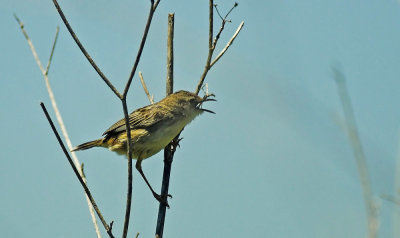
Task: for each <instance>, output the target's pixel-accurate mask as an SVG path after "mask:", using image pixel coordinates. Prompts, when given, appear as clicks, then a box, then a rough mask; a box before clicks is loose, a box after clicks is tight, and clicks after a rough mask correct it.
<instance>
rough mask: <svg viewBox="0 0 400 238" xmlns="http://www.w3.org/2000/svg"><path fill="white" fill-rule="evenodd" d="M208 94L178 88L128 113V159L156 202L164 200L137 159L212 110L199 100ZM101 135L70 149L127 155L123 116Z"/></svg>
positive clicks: (149, 152)
mask: <svg viewBox="0 0 400 238" xmlns="http://www.w3.org/2000/svg"><path fill="white" fill-rule="evenodd" d="M210 96H213V95H206V96H204V97H203V98H201V97H199V96H197V95H196V94H194V93H191V92H188V91H178V92H176V93H173V94H171V95H169V96H167V97H165V98H164V99H162V100H161V101H159V102H157V103H155V104H152V105H148V106H145V107H142V108H139V109H137V110H135V111H133V112H132V113H131V114H129V123H130V129H131V139H132V145H133V148H132V158H134V159H137V161H136V168H137V169H138V171H139V172H140V174H141V175H142V176H143V179H144V180H145V182H146V183H147V185H148V186H149V188H150V190H151V191H152V193H153V195H154V197H155V198H156V199H157V200H159V201H162V202H166V201H165V200H162V199H161V197H160V196H159V195H158V194H156V193H155V192H154V190H153V189H152V187H151V186H150V184H149V183H148V181H147V179H146V177H145V175H144V174H143V171H142V167H141V162H142V160H143V159H146V158H148V157H150V156H152V155H154V154H156V153H158V152H159V151H160V150H162V149H163V148H164V147H165V146H167V145H168V143H169V142H171V140H172V139H173V138H175V137H176V136H177V135H178V134H179V133H180V132H181V131H182V130H183V128H184V127H185V126H186V125H187V124H189V123H190V122H191V121H192V120H193V119H194V118H195V117H196V116H198V115H200V114H201V113H203V112H204V111H206V112H211V113H214V112H212V111H210V110H207V109H203V108H202V104H203V102H206V101H215V99H210V98H209V97H210ZM103 136H104V138H101V139H97V140H94V141H90V142H87V143H83V144H81V145H78V146H77V147H75V148H74V149H73V150H72V151H77V150H86V149H90V148H92V147H105V148H108V149H109V150H111V151H114V152H116V153H118V154H120V155H125V156H126V155H127V135H126V125H125V118H123V119H121V120H119V121H118V122H116V123H115V124H114V125H112V126H111V127H110V128H108V129H107V130H106V131H105V132H104V133H103Z"/></svg>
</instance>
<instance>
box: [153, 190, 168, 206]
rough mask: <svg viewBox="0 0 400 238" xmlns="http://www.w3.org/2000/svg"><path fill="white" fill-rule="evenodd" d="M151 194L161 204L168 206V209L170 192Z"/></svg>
mask: <svg viewBox="0 0 400 238" xmlns="http://www.w3.org/2000/svg"><path fill="white" fill-rule="evenodd" d="M153 196H154V198H155V199H157V201H159V202H160V203H161V204H163V205H164V206H166V207H168V209H169V204H168V198H172V195H171V194H167V195H160V194H157V193H153Z"/></svg>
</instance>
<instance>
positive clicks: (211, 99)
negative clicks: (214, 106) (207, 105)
mask: <svg viewBox="0 0 400 238" xmlns="http://www.w3.org/2000/svg"><path fill="white" fill-rule="evenodd" d="M209 97H215V95H214V94H210V95H207V96H204V97H203V100H202V101H201V102H200V103H199V109H200V110H202V111H203V112H209V113H213V114H215V112H213V111H211V110H208V109H204V108H202V107H201V106H202V105H203V102H209V101H217V100H215V99H214V98H209Z"/></svg>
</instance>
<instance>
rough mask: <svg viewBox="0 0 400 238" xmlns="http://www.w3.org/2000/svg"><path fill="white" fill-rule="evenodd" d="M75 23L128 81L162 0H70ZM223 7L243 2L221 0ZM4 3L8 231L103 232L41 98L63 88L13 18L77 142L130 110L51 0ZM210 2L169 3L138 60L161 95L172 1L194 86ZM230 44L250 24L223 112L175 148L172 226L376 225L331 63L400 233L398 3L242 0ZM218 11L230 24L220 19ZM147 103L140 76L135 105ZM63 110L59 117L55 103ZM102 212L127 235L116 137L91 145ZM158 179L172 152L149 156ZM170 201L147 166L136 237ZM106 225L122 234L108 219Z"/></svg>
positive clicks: (113, 76)
mask: <svg viewBox="0 0 400 238" xmlns="http://www.w3.org/2000/svg"><path fill="white" fill-rule="evenodd" d="M59 3H60V5H61V7H62V8H63V10H64V12H65V14H66V16H67V18H68V19H69V21H70V24H71V25H72V27H73V28H74V30H75V32H76V33H77V35H78V37H79V38H80V39H81V41H82V43H83V44H84V45H85V47H86V48H87V50H88V51H89V53H90V54H91V56H92V57H93V58H94V60H95V61H96V63H97V64H98V65H99V67H100V68H101V69H102V70H103V72H104V73H105V75H107V76H108V78H109V79H110V80H111V81H112V82H113V84H114V85H115V86H116V87H117V88H118V89H119V90H122V87H123V86H124V85H125V82H126V80H127V78H128V75H129V72H130V70H131V66H132V64H133V60H134V57H135V55H136V52H137V47H138V42H139V41H140V39H141V34H142V31H143V28H144V23H145V19H146V15H147V12H148V4H149V3H148V1H118V2H110V1H104V0H99V1H96V2H94V1H91V2H87V1H84V2H82V1H60V2H59ZM216 3H217V4H218V5H219V7H220V11H221V12H225V11H227V10H229V9H230V7H231V6H232V5H233V3H234V2H233V1H217V2H216ZM1 5H2V7H1V8H0V28H1V29H2V37H1V44H0V52H2V54H1V56H0V101H1V102H2V103H1V109H2V110H1V111H2V113H0V125H1V135H2V136H0V144H1V145H2V149H1V150H0V176H1V179H0V189H1V190H2V196H1V198H0V201H1V205H0V228H2V231H3V232H2V234H3V235H4V237H38V236H40V237H94V236H95V233H94V229H93V226H92V224H91V220H90V216H89V213H88V210H87V205H86V201H85V199H84V195H83V190H82V188H81V186H80V185H79V183H78V181H77V179H76V178H75V175H74V174H73V172H72V170H71V168H70V167H69V164H68V163H67V161H66V159H65V157H64V155H63V154H62V151H61V149H60V148H59V146H58V144H57V142H56V140H55V138H54V135H53V134H52V132H51V131H50V127H49V125H48V123H47V122H46V120H45V117H44V115H43V113H42V111H41V109H40V106H39V102H40V101H43V102H44V103H45V104H46V106H47V107H48V109H49V110H51V107H50V101H49V98H48V95H47V91H46V88H45V85H44V81H43V78H42V77H41V73H40V71H39V69H38V68H37V66H36V63H35V62H34V60H33V57H32V54H31V52H30V50H29V48H28V45H27V44H26V41H25V39H24V37H23V35H22V33H21V31H20V29H19V27H18V25H17V23H16V21H15V20H14V18H13V14H14V13H16V14H17V15H18V16H19V17H20V18H21V20H22V21H23V22H24V23H25V28H26V30H27V31H28V34H29V35H30V37H31V39H32V41H33V43H34V44H35V46H36V49H37V51H38V54H39V57H40V58H41V60H42V61H43V62H47V57H48V55H49V53H50V48H51V44H52V41H53V36H54V33H55V29H56V27H57V26H60V35H59V41H58V43H57V47H56V51H55V55H54V59H53V63H52V66H51V69H50V73H49V78H50V81H51V85H52V87H53V90H54V92H55V96H56V100H57V103H58V106H59V109H60V111H61V113H62V115H63V118H64V122H65V124H66V127H67V129H68V132H69V134H70V137H71V139H72V142H73V144H75V145H76V144H80V143H83V142H86V141H88V140H93V139H97V138H99V137H100V136H101V134H102V133H103V131H104V130H105V129H106V128H108V126H110V125H111V124H112V123H114V122H115V121H117V120H119V119H120V118H122V115H123V114H122V107H121V103H120V102H119V100H118V99H117V98H116V97H115V95H114V94H113V93H112V92H111V91H110V90H109V89H108V87H107V86H106V85H105V84H104V83H103V82H102V80H101V79H100V77H99V76H98V75H97V73H96V72H95V71H94V70H93V69H92V68H91V66H90V65H89V63H88V62H87V60H86V59H85V58H84V56H83V55H82V54H81V52H80V51H79V49H78V47H77V46H76V45H75V43H74V41H73V40H72V38H71V37H70V35H69V33H68V32H67V30H66V28H65V27H64V25H63V24H62V22H61V20H60V17H59V16H58V14H57V12H56V10H55V8H54V6H53V4H52V2H51V1H37V0H28V1H20V0H17V1H11V0H3V1H2V4H1ZM207 11H208V3H207V1H177V0H168V1H167V0H165V1H164V0H163V1H161V3H160V5H159V8H158V9H157V12H156V14H155V17H154V21H153V24H152V27H151V29H150V32H149V37H148V41H147V43H146V46H145V49H144V53H143V56H142V60H141V62H140V64H139V67H138V70H140V71H142V72H143V75H144V78H145V80H146V82H147V85H148V88H149V90H150V92H151V93H152V94H154V97H155V100H156V101H158V100H160V99H162V98H163V96H164V94H165V73H166V67H165V59H166V53H165V49H166V26H167V14H168V13H169V12H175V85H174V87H175V89H176V90H178V89H185V90H191V91H193V90H194V89H195V86H196V84H197V81H198V79H199V78H200V75H201V73H202V70H203V67H204V63H205V60H206V56H207V44H208V43H207V42H208V35H207V32H208V30H207V27H208V25H207V24H208V12H207ZM230 19H231V20H232V23H230V24H227V25H226V30H225V31H224V33H223V35H222V37H221V40H220V45H219V48H217V50H216V51H217V52H219V50H221V49H222V47H223V46H224V45H225V42H226V41H227V40H229V38H230V36H231V35H232V34H233V33H234V31H235V30H236V28H237V26H238V25H239V23H240V22H241V21H242V20H244V21H245V26H244V28H243V30H242V32H241V33H240V34H239V36H238V38H237V39H236V40H235V42H234V44H233V45H232V47H231V48H230V49H229V50H228V52H227V53H226V54H225V55H224V57H223V58H222V59H221V60H220V61H219V62H218V63H217V64H216V65H215V66H214V68H213V69H212V70H211V71H210V72H209V74H208V76H207V79H206V82H207V83H208V85H209V90H210V92H212V93H214V94H216V98H217V100H218V102H216V103H209V105H208V106H207V108H209V109H211V110H213V111H215V112H216V113H217V114H216V115H211V114H205V115H202V116H200V117H198V118H197V119H196V120H195V121H194V122H192V123H191V124H190V125H189V126H188V127H187V128H186V129H185V131H184V132H183V137H184V140H183V141H182V142H181V148H180V149H179V150H178V151H177V152H176V154H175V160H174V163H173V169H172V175H171V176H172V177H171V185H170V193H171V194H172V195H173V196H174V197H173V199H172V200H171V201H170V205H171V209H169V210H168V211H167V218H166V224H165V231H164V235H165V237H188V236H190V237H283V238H292V237H293V238H294V237H296V238H297V237H311V238H313V237H315V238H317V237H327V238H330V237H366V234H367V231H366V216H365V208H364V201H363V196H362V189H361V186H360V181H359V176H358V171H357V166H356V162H355V159H354V156H353V152H352V148H351V146H350V143H349V140H348V137H347V135H346V132H345V129H344V116H343V110H342V107H341V104H340V98H339V95H338V93H337V87H336V85H335V82H334V80H333V74H332V70H331V68H332V66H338V67H340V69H341V70H342V72H343V73H344V74H345V75H346V77H347V87H348V91H349V95H350V98H351V100H352V105H353V108H354V113H355V118H356V122H357V126H358V129H359V132H360V137H361V140H362V144H363V148H364V150H365V154H366V157H367V165H368V169H369V172H370V179H371V184H372V191H373V194H374V198H375V200H376V203H377V204H378V206H379V211H380V213H379V219H380V229H379V237H394V236H393V235H394V227H395V225H394V224H395V223H394V222H395V216H394V212H395V211H396V209H398V208H397V207H396V205H395V204H394V203H392V202H388V201H386V200H383V199H381V195H382V194H385V195H390V196H394V195H395V192H394V185H395V184H394V180H395V169H396V159H397V157H398V156H399V154H400V152H399V120H400V110H399V108H398V105H399V104H398V102H399V100H400V96H399V95H400V89H399V88H400V81H399V75H400V60H399V56H400V44H399V42H400V5H399V2H398V1H395V0H386V1H377V0H375V1H372V0H368V1H361V0H350V1H349V0H347V1H345V0H337V1H315V0H303V1H296V0H289V1H276V0H271V1H255V0H248V1H243V2H239V7H238V8H236V9H235V10H234V11H233V12H232V14H231V15H230ZM219 24H220V22H219V20H218V18H216V24H215V29H218V28H219ZM146 104H148V101H147V98H146V96H145V94H144V92H143V90H142V88H141V85H140V82H139V79H138V76H137V75H135V78H134V81H133V83H132V86H131V89H130V92H129V95H128V107H129V110H130V111H132V110H134V109H135V108H138V107H142V106H144V105H146ZM51 115H52V116H53V118H54V114H53V112H52V111H51ZM78 157H79V159H80V161H81V162H84V163H85V171H86V175H87V178H88V183H89V187H90V188H91V190H92V192H93V194H94V197H95V199H96V201H97V202H98V205H99V207H100V209H101V210H102V212H103V214H104V216H105V218H106V219H107V221H111V220H114V233H115V235H116V236H120V235H121V231H122V226H123V217H124V212H125V210H124V209H125V194H126V187H127V179H126V178H127V169H126V164H127V163H126V160H125V159H123V158H122V157H120V156H117V155H116V154H113V153H110V152H108V151H107V150H104V149H92V150H88V151H84V152H79V153H78ZM142 165H143V169H144V171H145V173H146V174H147V176H148V178H149V180H150V182H151V184H153V186H154V187H155V189H156V190H157V191H158V190H159V189H160V183H161V176H162V168H163V163H162V153H160V154H157V155H155V156H153V157H152V158H149V159H148V160H145V161H144V162H143V164H142ZM157 211H158V204H157V202H156V201H155V200H154V199H153V197H152V195H151V193H150V192H149V191H148V189H147V187H146V185H145V183H144V182H143V181H142V179H141V178H140V175H139V174H138V173H137V172H136V171H135V173H134V187H133V205H132V219H131V226H130V235H131V237H132V236H133V235H134V234H136V233H137V232H140V233H141V235H140V236H139V237H149V236H152V235H153V234H154V231H155V225H156V218H157ZM100 229H101V231H102V232H103V237H107V236H106V233H105V232H104V231H103V228H102V227H100Z"/></svg>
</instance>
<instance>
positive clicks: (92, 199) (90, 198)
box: [40, 102, 114, 237]
mask: <svg viewBox="0 0 400 238" xmlns="http://www.w3.org/2000/svg"><path fill="white" fill-rule="evenodd" d="M40 106H41V107H42V109H43V112H44V114H45V115H46V118H47V120H48V121H49V124H50V126H51V129H52V130H53V132H54V135H55V136H56V138H57V141H58V143H59V144H60V146H61V148H62V150H63V152H64V154H65V156H66V157H67V159H68V162H69V164H70V165H71V167H72V169H73V170H74V173H75V175H76V177H77V178H78V180H79V182H80V183H81V185H82V187H83V189H84V190H85V193H86V195H87V196H88V197H89V200H90V202H91V203H92V205H93V208H94V210H95V211H96V213H97V215H98V216H99V218H100V220H101V222H102V223H103V226H104V228H105V229H106V231H107V233H108V235H109V236H110V237H114V236H113V234H112V231H111V228H110V226H108V224H107V222H106V221H105V220H104V218H103V215H102V214H101V212H100V210H99V208H98V207H97V204H96V202H95V201H94V198H93V196H92V194H91V192H90V190H89V188H88V187H87V185H86V184H85V182H84V181H83V179H82V177H81V175H80V174H79V171H78V169H77V168H76V166H75V164H74V162H73V161H72V159H71V157H70V156H69V154H68V151H67V149H66V148H65V146H64V143H63V142H62V140H61V137H60V135H59V134H58V132H57V129H56V127H55V126H54V123H53V121H52V120H51V118H50V115H49V113H48V112H47V109H46V107H45V106H44V104H43V102H41V103H40Z"/></svg>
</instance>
